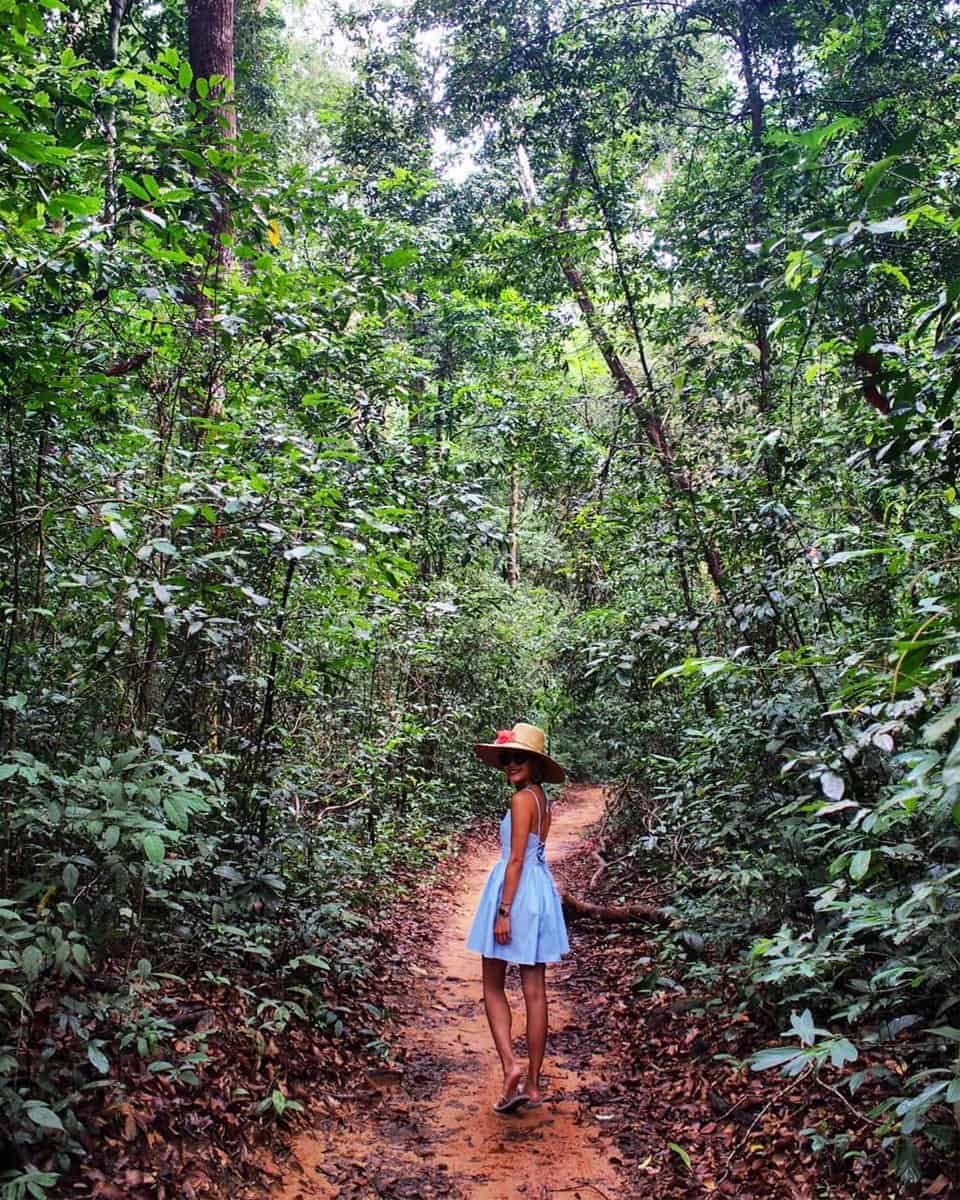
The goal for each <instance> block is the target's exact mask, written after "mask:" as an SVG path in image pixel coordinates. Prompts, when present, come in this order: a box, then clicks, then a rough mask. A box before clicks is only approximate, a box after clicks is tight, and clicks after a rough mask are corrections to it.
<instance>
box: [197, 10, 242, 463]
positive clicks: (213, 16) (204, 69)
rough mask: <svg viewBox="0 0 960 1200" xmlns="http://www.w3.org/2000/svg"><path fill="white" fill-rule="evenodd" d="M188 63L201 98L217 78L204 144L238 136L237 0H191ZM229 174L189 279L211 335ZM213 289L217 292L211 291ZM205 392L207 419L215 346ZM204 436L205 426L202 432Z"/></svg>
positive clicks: (225, 253) (218, 398)
mask: <svg viewBox="0 0 960 1200" xmlns="http://www.w3.org/2000/svg"><path fill="white" fill-rule="evenodd" d="M187 34H188V41H189V47H190V66H191V68H192V70H193V94H194V99H195V100H197V101H199V100H200V97H199V93H198V92H197V90H196V89H197V80H198V79H206V80H211V79H214V78H215V79H216V80H217V82H216V83H215V84H211V85H210V88H209V91H208V93H207V96H206V103H207V104H210V105H211V107H210V109H209V112H208V114H207V116H206V117H205V118H204V121H203V125H204V126H205V127H206V130H207V133H206V139H205V140H206V143H207V145H208V146H213V147H219V146H222V145H223V144H224V143H227V144H229V143H231V142H233V141H234V140H235V139H236V136H237V110H236V106H235V105H234V103H233V81H234V0H190V6H189V14H188V29H187ZM228 178H229V177H228V176H227V175H225V174H223V173H221V172H219V171H214V172H213V173H212V175H211V180H212V182H213V185H214V190H215V192H216V193H217V201H216V207H215V209H214V213H213V216H212V218H211V220H210V221H209V223H208V225H207V232H208V233H209V236H210V247H209V251H208V254H207V262H206V267H205V270H204V273H203V276H202V277H201V278H199V279H192V280H191V281H190V287H189V291H190V299H191V303H192V304H193V309H194V333H195V335H196V336H197V337H198V338H209V337H210V335H211V334H212V333H213V317H214V314H215V311H216V300H215V299H214V298H213V297H215V294H216V292H217V290H218V288H219V287H220V285H221V283H222V281H223V279H224V277H225V275H226V273H227V271H228V270H229V268H230V263H231V252H230V247H229V246H228V245H227V244H226V241H227V239H226V238H225V236H224V235H225V234H226V233H228V232H229V230H230V205H229V202H228V200H227V195H226V190H227V183H228ZM211 293H212V294H213V295H211ZM205 391H206V395H205V397H204V399H203V401H202V403H201V405H200V411H199V413H198V415H199V416H201V417H204V418H207V417H211V416H216V415H217V414H218V413H220V412H222V411H223V400H224V389H223V380H222V378H221V374H220V363H219V359H218V356H217V354H216V351H215V348H214V347H213V346H211V352H210V367H209V370H208V373H207V385H206V389H205ZM200 434H201V436H200V438H199V439H198V441H201V440H202V428H201V431H200Z"/></svg>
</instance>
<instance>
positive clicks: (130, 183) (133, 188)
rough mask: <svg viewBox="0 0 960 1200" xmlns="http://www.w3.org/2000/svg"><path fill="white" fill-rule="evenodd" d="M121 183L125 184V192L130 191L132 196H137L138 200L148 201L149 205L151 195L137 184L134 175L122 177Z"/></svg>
mask: <svg viewBox="0 0 960 1200" xmlns="http://www.w3.org/2000/svg"><path fill="white" fill-rule="evenodd" d="M120 182H121V183H122V184H123V186H124V189H125V191H128V192H129V193H130V195H131V196H136V198H137V199H138V200H146V201H147V202H148V203H149V201H150V195H149V193H148V192H147V191H145V189H144V188H142V187H141V186H140V184H139V183H137V181H136V180H135V179H134V178H133V176H132V175H121V176H120Z"/></svg>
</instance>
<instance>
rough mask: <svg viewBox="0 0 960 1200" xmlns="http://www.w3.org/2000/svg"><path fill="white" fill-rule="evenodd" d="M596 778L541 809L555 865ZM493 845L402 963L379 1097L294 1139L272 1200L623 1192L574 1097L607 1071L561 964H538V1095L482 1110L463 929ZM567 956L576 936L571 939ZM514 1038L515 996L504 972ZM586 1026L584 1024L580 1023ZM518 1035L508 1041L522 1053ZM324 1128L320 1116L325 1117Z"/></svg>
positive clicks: (472, 964) (489, 1053)
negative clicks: (405, 968) (403, 1021)
mask: <svg viewBox="0 0 960 1200" xmlns="http://www.w3.org/2000/svg"><path fill="white" fill-rule="evenodd" d="M603 805H604V796H603V793H602V791H601V790H600V789H599V788H578V789H576V790H575V791H571V792H570V793H569V795H568V797H567V799H566V801H565V803H563V804H562V805H561V806H558V808H557V809H556V810H555V812H554V819H553V825H552V828H551V831H550V840H549V847H548V854H549V858H550V861H551V863H552V864H553V865H554V866H559V865H560V864H561V863H562V861H563V859H564V857H566V856H567V855H571V854H574V853H576V851H577V849H578V846H579V845H580V842H581V838H582V835H583V831H584V830H585V829H586V828H587V826H589V825H591V824H592V823H593V822H595V821H597V820H598V819H599V818H600V816H601V815H602V812H603ZM493 854H494V852H492V851H491V852H490V853H486V854H484V853H477V854H474V855H471V856H470V857H468V858H466V859H462V860H461V861H460V863H459V864H458V867H459V886H458V887H457V890H456V893H455V895H453V897H452V901H451V904H450V908H449V911H448V913H447V915H446V918H445V920H444V921H443V924H442V926H441V929H440V933H439V937H438V939H437V941H436V943H435V944H433V945H432V947H430V948H425V951H424V953H423V956H422V958H419V956H418V961H412V960H411V963H410V972H411V975H410V982H411V991H412V992H413V999H414V1003H413V1004H411V1005H409V1010H408V1011H409V1016H408V1022H407V1026H406V1028H405V1029H404V1030H403V1033H402V1037H401V1040H402V1043H403V1046H404V1049H405V1052H406V1067H405V1070H404V1073H403V1076H402V1078H401V1079H399V1080H396V1081H394V1082H393V1086H392V1087H391V1086H390V1081H389V1080H388V1079H387V1078H385V1077H384V1078H379V1079H375V1080H374V1084H373V1086H376V1087H379V1088H381V1089H383V1090H382V1094H381V1096H380V1098H379V1103H377V1104H376V1105H375V1106H373V1107H372V1108H370V1109H369V1110H368V1111H367V1112H364V1113H360V1114H355V1115H348V1116H347V1117H346V1118H345V1120H344V1121H343V1122H339V1123H338V1124H337V1127H335V1128H334V1127H321V1128H318V1129H315V1130H312V1131H311V1132H310V1133H307V1134H304V1135H302V1136H301V1137H300V1138H298V1139H297V1140H296V1142H295V1145H294V1157H293V1160H292V1162H290V1163H289V1164H288V1165H287V1169H286V1171H285V1177H284V1179H283V1182H281V1183H280V1184H278V1185H277V1186H276V1187H275V1188H273V1189H272V1190H271V1196H272V1197H275V1198H277V1200H314V1198H316V1200H327V1198H329V1197H345V1198H346V1197H351V1198H356V1200H360V1198H362V1197H375V1196H381V1197H417V1198H418V1200H419V1198H422V1200H428V1198H429V1197H439V1196H453V1197H463V1198H467V1200H518V1198H524V1200H547V1198H548V1197H552V1196H557V1195H564V1196H570V1197H574V1198H575V1197H577V1196H582V1197H583V1200H589V1198H590V1197H594V1198H596V1197H598V1196H599V1197H607V1198H608V1200H613V1198H614V1197H618V1196H623V1195H625V1194H626V1191H625V1189H624V1187H623V1186H622V1185H621V1183H620V1182H618V1178H617V1174H616V1171H615V1170H614V1167H613V1166H612V1165H611V1163H610V1152H609V1144H608V1143H607V1142H605V1140H604V1139H603V1138H602V1136H601V1134H600V1132H599V1127H598V1125H597V1122H596V1119H595V1118H594V1117H593V1116H592V1115H591V1114H590V1112H589V1110H588V1109H587V1108H586V1107H584V1106H583V1105H582V1104H581V1103H580V1102H579V1101H578V1099H577V1095H578V1093H579V1092H580V1091H581V1090H582V1089H584V1088H585V1087H587V1086H589V1084H590V1083H591V1082H596V1081H597V1079H598V1077H600V1078H602V1077H603V1076H604V1075H606V1074H607V1072H606V1071H605V1070H604V1064H603V1063H602V1061H601V1060H600V1059H599V1058H598V1057H596V1056H595V1054H594V1051H593V1049H592V1048H591V1047H590V1046H589V1043H587V1044H586V1046H585V1045H584V1033H585V1032H586V1031H585V1030H584V1027H583V1024H581V1022H580V1020H579V1019H578V1017H577V1014H576V1013H575V1012H574V1011H573V1010H572V1008H571V1007H570V1005H569V1004H568V1002H567V999H566V998H565V995H564V970H563V967H562V966H561V967H559V968H551V969H550V970H548V976H547V978H548V987H549V994H550V1002H551V1009H550V1029H551V1032H550V1040H549V1043H548V1046H547V1059H546V1064H545V1068H544V1083H545V1089H546V1092H547V1095H548V1097H549V1099H548V1102H547V1103H545V1104H544V1105H543V1107H542V1108H539V1109H535V1110H532V1111H523V1110H521V1111H520V1113H519V1114H518V1115H515V1116H511V1117H501V1116H498V1115H496V1114H495V1113H493V1112H492V1111H491V1105H492V1103H493V1101H494V1099H495V1097H496V1095H497V1093H498V1088H499V1083H500V1075H499V1064H498V1062H497V1059H496V1055H495V1053H494V1050H493V1046H492V1043H491V1041H490V1034H489V1031H488V1029H487V1023H486V1018H485V1016H484V1012H483V1004H482V1001H481V996H480V986H479V959H478V958H477V957H476V955H474V954H471V953H470V952H469V951H467V950H466V949H465V948H464V946H463V942H464V938H465V937H466V934H467V929H468V927H469V924H470V920H471V918H472V916H473V912H474V909H475V907H476V904H477V901H478V899H479V896H480V893H481V891H482V888H483V885H484V882H485V880H486V877H487V873H488V871H489V869H490V866H491V865H492V859H493ZM571 940H572V941H573V943H574V945H573V949H574V954H576V941H575V932H574V935H573V937H572V939H571ZM509 987H510V999H511V1006H512V1008H513V1010H514V1035H515V1036H516V1035H517V1034H518V1033H519V1032H521V1031H522V1029H523V1003H522V997H521V995H520V991H519V985H518V981H517V980H516V978H515V972H513V971H511V972H510V984H509ZM584 1024H589V1022H588V1021H587V1022H584ZM523 1049H524V1047H523V1044H522V1043H521V1050H523ZM331 1124H332V1123H331Z"/></svg>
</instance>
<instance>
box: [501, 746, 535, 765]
mask: <svg viewBox="0 0 960 1200" xmlns="http://www.w3.org/2000/svg"><path fill="white" fill-rule="evenodd" d="M529 757H530V755H529V754H528V753H527V752H526V750H502V751H501V752H500V757H499V759H498V760H497V761H498V762H499V763H500V766H501V767H507V766H509V765H510V763H525V762H526V761H527V760H528V759H529Z"/></svg>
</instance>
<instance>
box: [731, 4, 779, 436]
mask: <svg viewBox="0 0 960 1200" xmlns="http://www.w3.org/2000/svg"><path fill="white" fill-rule="evenodd" d="M736 44H737V53H738V54H739V56H740V70H741V72H742V74H743V86H744V88H745V89H746V93H747V111H748V113H749V115H750V151H751V154H752V156H753V165H752V167H751V170H750V232H751V237H752V240H753V242H754V243H755V244H757V245H759V244H761V243H762V242H763V240H764V234H765V232H766V197H765V194H764V191H765V188H764V178H763V96H762V95H761V94H760V85H759V84H758V82H757V76H756V72H755V71H754V65H753V46H752V44H751V41H750V30H749V28H748V25H747V13H746V11H745V6H744V5H743V4H740V5H739V6H738V8H737V34H736ZM752 282H753V286H754V288H755V289H756V293H757V294H756V299H755V300H754V304H753V309H752V312H753V327H754V337H755V340H756V345H757V353H758V355H759V362H758V376H759V378H758V385H759V396H758V407H759V409H760V411H761V412H764V413H765V412H768V411H769V409H770V405H771V395H770V339H769V337H768V336H767V325H768V323H769V310H768V308H767V305H766V304H765V303H764V302H763V300H762V299H761V295H760V287H761V284H762V282H763V269H762V267H761V265H760V262H759V261H758V262H757V265H756V266H755V267H754V269H753V272H752Z"/></svg>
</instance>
